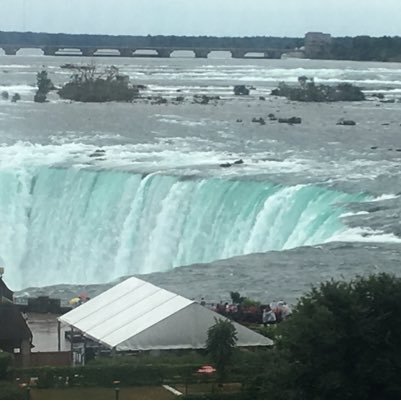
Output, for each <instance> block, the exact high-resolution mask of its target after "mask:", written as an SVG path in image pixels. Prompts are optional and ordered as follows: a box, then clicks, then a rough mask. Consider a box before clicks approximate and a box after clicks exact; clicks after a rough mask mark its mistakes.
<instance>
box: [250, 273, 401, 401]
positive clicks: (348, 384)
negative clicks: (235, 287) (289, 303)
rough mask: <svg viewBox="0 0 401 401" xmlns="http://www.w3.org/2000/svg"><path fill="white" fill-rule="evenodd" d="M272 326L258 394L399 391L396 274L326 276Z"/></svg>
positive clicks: (386, 394)
mask: <svg viewBox="0 0 401 401" xmlns="http://www.w3.org/2000/svg"><path fill="white" fill-rule="evenodd" d="M277 330H278V332H279V335H278V336H277V337H276V341H277V342H276V348H275V350H274V352H273V353H272V355H271V358H269V360H268V361H267V362H266V364H265V369H266V371H265V373H264V374H263V375H262V377H261V378H262V379H261V378H259V383H257V381H255V382H254V384H255V385H254V386H253V387H252V386H251V388H252V391H254V392H255V391H256V396H257V397H262V398H265V397H268V398H294V399H315V398H319V399H333V398H336V399H393V398H398V399H399V398H401V382H400V380H399V377H400V374H401V279H399V278H395V277H394V276H391V275H387V274H379V275H373V276H369V277H367V278H357V279H355V280H353V281H351V282H349V283H348V282H337V281H330V282H326V283H324V284H322V285H321V286H320V287H319V288H313V289H312V290H311V291H310V292H309V293H308V294H306V295H305V296H304V297H302V298H301V299H300V301H299V303H298V305H297V306H296V308H295V310H294V313H293V315H292V317H291V319H289V320H288V321H286V322H284V323H283V324H282V325H280V327H279V328H277Z"/></svg>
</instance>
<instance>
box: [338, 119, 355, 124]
mask: <svg viewBox="0 0 401 401" xmlns="http://www.w3.org/2000/svg"><path fill="white" fill-rule="evenodd" d="M337 125H356V122H355V121H354V120H345V119H344V118H340V119H339V120H338V121H337Z"/></svg>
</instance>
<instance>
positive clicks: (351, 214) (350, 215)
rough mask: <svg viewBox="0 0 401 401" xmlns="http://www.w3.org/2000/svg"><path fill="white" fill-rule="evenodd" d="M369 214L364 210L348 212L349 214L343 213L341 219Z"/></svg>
mask: <svg viewBox="0 0 401 401" xmlns="http://www.w3.org/2000/svg"><path fill="white" fill-rule="evenodd" d="M366 214H369V212H367V211H365V210H362V211H360V212H347V213H343V214H340V217H353V216H363V215H366Z"/></svg>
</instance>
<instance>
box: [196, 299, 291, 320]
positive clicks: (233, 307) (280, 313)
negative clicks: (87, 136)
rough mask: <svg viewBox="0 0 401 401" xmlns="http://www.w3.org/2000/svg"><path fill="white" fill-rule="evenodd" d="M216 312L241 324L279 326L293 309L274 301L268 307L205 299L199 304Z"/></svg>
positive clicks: (281, 302) (283, 302) (283, 303)
mask: <svg viewBox="0 0 401 401" xmlns="http://www.w3.org/2000/svg"><path fill="white" fill-rule="evenodd" d="M199 303H200V304H201V305H202V306H205V307H207V308H209V309H211V310H213V311H214V312H217V313H219V314H221V315H223V316H226V317H228V318H230V319H232V320H234V321H236V322H239V323H249V324H255V323H259V324H263V325H264V326H267V325H271V324H277V323H280V322H282V321H283V320H286V319H287V318H288V317H289V316H290V315H291V314H292V310H291V307H290V306H289V305H288V304H287V303H286V302H285V301H272V302H271V303H270V304H268V305H260V304H255V305H250V306H249V305H247V306H246V305H244V304H242V303H228V302H225V303H223V302H222V301H220V302H219V303H217V304H214V303H206V301H205V299H204V298H201V300H200V302H199Z"/></svg>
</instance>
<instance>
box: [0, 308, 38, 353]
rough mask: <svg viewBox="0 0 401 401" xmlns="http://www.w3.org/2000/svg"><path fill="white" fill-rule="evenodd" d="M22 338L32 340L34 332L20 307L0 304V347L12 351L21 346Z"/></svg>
mask: <svg viewBox="0 0 401 401" xmlns="http://www.w3.org/2000/svg"><path fill="white" fill-rule="evenodd" d="M22 340H32V332H31V330H30V328H29V327H28V325H27V323H26V321H25V319H24V318H23V317H22V315H21V312H20V311H19V309H18V307H17V306H16V305H14V304H11V303H5V304H0V348H1V349H3V350H4V351H8V352H12V350H13V348H19V347H20V346H21V342H22Z"/></svg>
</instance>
